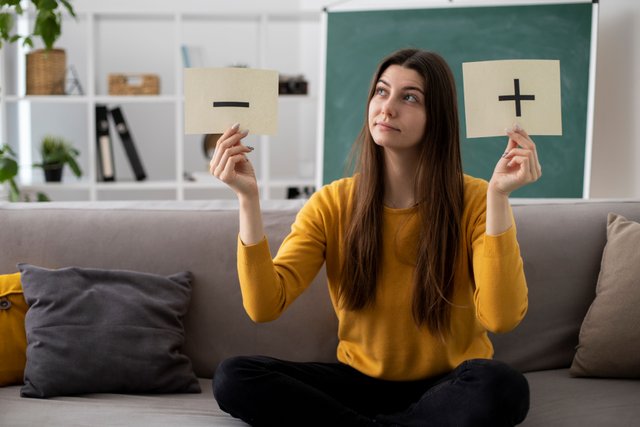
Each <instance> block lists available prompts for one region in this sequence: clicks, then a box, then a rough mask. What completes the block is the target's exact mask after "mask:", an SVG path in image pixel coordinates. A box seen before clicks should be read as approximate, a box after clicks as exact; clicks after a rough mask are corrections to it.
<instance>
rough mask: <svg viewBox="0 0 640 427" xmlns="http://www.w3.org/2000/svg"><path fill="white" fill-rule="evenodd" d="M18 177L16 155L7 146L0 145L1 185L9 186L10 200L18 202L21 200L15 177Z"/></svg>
mask: <svg viewBox="0 0 640 427" xmlns="http://www.w3.org/2000/svg"><path fill="white" fill-rule="evenodd" d="M16 175H18V162H17V161H16V155H15V153H14V152H13V150H11V147H9V146H8V145H6V144H3V145H0V184H2V186H3V187H5V186H6V185H7V184H8V186H9V200H10V201H12V202H17V201H18V200H20V189H19V188H18V184H16V181H15V179H14V178H15V176H16Z"/></svg>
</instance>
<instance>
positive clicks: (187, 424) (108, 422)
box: [0, 379, 247, 427]
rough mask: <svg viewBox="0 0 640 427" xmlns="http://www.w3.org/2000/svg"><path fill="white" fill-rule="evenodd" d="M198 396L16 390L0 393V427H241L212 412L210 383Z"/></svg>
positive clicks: (203, 382) (214, 406)
mask: <svg viewBox="0 0 640 427" xmlns="http://www.w3.org/2000/svg"><path fill="white" fill-rule="evenodd" d="M200 387H201V388H202V393H200V394H192V393H190V394H154V395H146V394H141V395H124V394H85V395H81V396H64V397H52V398H50V399H24V398H21V397H20V387H18V386H12V387H5V388H0V425H2V426H11V427H33V426H60V427H62V426H101V427H123V426H136V427H241V426H246V425H247V424H245V423H244V422H242V421H240V420H238V419H235V418H232V417H231V416H229V415H227V414H226V413H225V412H223V411H222V410H220V408H218V405H217V404H216V401H215V399H214V398H213V394H212V392H211V380H205V379H201V380H200Z"/></svg>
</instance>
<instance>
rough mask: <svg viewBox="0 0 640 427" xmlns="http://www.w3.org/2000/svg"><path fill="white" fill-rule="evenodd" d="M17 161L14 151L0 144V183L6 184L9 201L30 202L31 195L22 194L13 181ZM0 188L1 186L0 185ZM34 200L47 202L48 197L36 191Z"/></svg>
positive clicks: (16, 173) (15, 174)
mask: <svg viewBox="0 0 640 427" xmlns="http://www.w3.org/2000/svg"><path fill="white" fill-rule="evenodd" d="M19 168H20V167H19V165H18V161H17V158H16V155H15V153H14V152H13V150H12V149H11V147H9V146H8V145H6V144H2V145H0V184H1V185H2V186H5V185H6V186H8V188H9V197H8V199H9V201H11V202H21V201H24V202H30V201H31V196H30V195H29V194H26V193H25V194H23V193H21V191H20V188H19V187H18V184H17V183H16V181H15V177H16V176H17V175H18V170H19ZM0 190H2V187H0ZM35 196H36V200H37V201H39V202H48V201H49V200H50V199H49V197H48V196H47V195H46V194H44V193H41V192H37V193H36V195H35Z"/></svg>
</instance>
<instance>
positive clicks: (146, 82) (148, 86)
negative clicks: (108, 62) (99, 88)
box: [109, 74, 160, 95]
mask: <svg viewBox="0 0 640 427" xmlns="http://www.w3.org/2000/svg"><path fill="white" fill-rule="evenodd" d="M159 93H160V77H158V76H157V75H155V74H109V95H158V94H159Z"/></svg>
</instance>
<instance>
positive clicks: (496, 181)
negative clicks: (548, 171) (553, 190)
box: [489, 126, 542, 196]
mask: <svg viewBox="0 0 640 427" xmlns="http://www.w3.org/2000/svg"><path fill="white" fill-rule="evenodd" d="M507 135H508V136H509V141H508V142H507V148H506V150H505V152H504V154H503V155H502V158H501V159H500V160H499V161H498V164H497V165H496V167H495V169H494V171H493V176H492V177H491V181H490V182H489V188H490V190H493V191H497V192H498V193H500V194H502V195H504V196H509V195H510V194H511V193H512V192H514V191H515V190H517V189H518V188H521V187H523V186H525V185H527V184H530V183H532V182H535V181H537V180H538V179H539V178H540V176H542V166H541V165H540V160H539V159H538V151H537V149H536V144H535V143H534V142H533V140H532V139H531V138H530V137H529V135H528V134H527V132H526V131H525V130H524V129H522V128H521V127H519V126H515V127H513V128H509V129H507Z"/></svg>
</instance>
